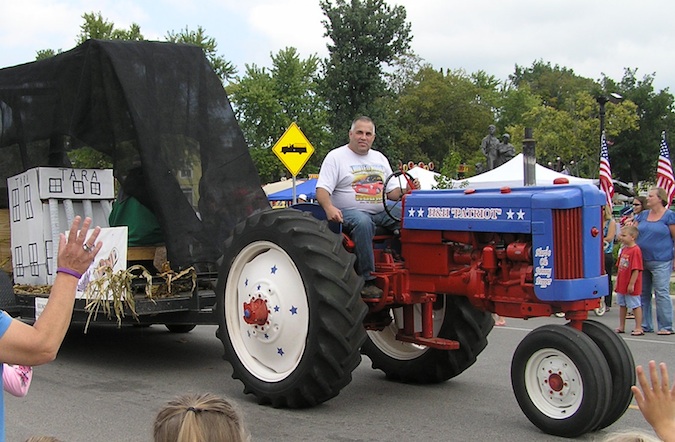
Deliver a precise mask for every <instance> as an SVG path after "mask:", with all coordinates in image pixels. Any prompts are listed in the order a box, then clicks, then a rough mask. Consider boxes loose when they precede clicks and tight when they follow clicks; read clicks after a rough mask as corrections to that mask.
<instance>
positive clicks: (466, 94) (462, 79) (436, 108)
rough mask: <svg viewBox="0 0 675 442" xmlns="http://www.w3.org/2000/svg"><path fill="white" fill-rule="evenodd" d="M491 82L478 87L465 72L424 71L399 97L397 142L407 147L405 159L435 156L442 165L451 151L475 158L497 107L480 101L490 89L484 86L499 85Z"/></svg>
mask: <svg viewBox="0 0 675 442" xmlns="http://www.w3.org/2000/svg"><path fill="white" fill-rule="evenodd" d="M490 84H491V85H492V86H486V85H485V84H481V85H480V86H479V85H477V84H476V83H474V81H472V78H471V77H470V76H468V75H467V74H466V73H464V72H463V71H454V72H447V73H444V72H443V71H442V70H440V71H437V70H435V69H433V68H432V67H431V66H429V65H427V66H424V67H423V68H422V69H420V71H419V72H418V73H417V74H416V75H415V77H414V78H413V81H412V82H411V83H410V84H409V85H408V86H407V87H406V88H405V89H404V90H403V92H402V93H401V94H399V96H398V99H397V100H396V106H395V107H396V119H395V125H396V127H397V128H399V129H400V132H398V133H397V139H396V140H395V144H397V145H400V146H404V149H403V150H404V151H405V152H406V153H407V155H408V156H407V157H405V158H403V160H408V159H411V160H413V161H415V162H417V161H429V160H432V161H434V162H436V163H437V164H440V165H441V167H443V164H442V162H443V161H445V158H446V156H447V154H448V152H452V151H455V152H457V153H458V154H459V158H460V159H461V160H463V161H466V160H468V159H470V158H472V157H473V156H474V153H475V152H476V150H477V149H478V146H480V141H481V138H482V137H483V135H484V132H485V130H486V128H487V126H488V125H489V124H491V123H492V122H493V112H492V109H493V106H492V105H491V104H490V103H489V102H488V101H489V100H488V99H487V98H485V99H481V97H487V96H488V95H490V93H491V92H492V91H490V90H487V89H485V87H494V86H495V84H493V83H490Z"/></svg>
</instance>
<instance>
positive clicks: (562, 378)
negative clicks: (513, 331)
mask: <svg viewBox="0 0 675 442" xmlns="http://www.w3.org/2000/svg"><path fill="white" fill-rule="evenodd" d="M610 376H611V374H610V370H609V366H608V365H607V361H606V360H605V358H604V356H603V354H602V352H601V351H600V349H599V348H598V346H597V345H596V344H595V343H594V342H593V340H591V338H590V337H588V336H587V335H586V334H584V333H581V332H580V331H578V330H576V329H573V328H572V327H566V326H564V325H545V326H542V327H539V328H537V329H535V330H534V331H532V332H530V333H529V334H528V335H527V336H526V337H525V339H523V340H522V341H521V343H520V344H519V345H518V347H517V348H516V351H515V353H514V354H513V361H512V363H511V383H512V385H513V392H514V394H515V396H516V400H517V401H518V405H520V408H521V410H523V413H525V415H526V416H527V418H528V419H529V420H530V421H531V422H532V423H533V424H534V425H535V426H537V427H538V428H539V429H540V430H542V431H544V432H545V433H548V434H552V435H555V436H562V437H577V436H581V435H582V434H585V433H587V432H588V431H592V430H593V429H595V428H596V427H597V425H598V424H599V423H600V421H601V420H602V419H603V417H604V415H605V412H606V410H607V409H608V407H609V400H610V397H611V387H612V384H611V380H610Z"/></svg>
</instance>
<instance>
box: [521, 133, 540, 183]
mask: <svg viewBox="0 0 675 442" xmlns="http://www.w3.org/2000/svg"><path fill="white" fill-rule="evenodd" d="M534 145H535V141H534V138H532V128H531V127H526V128H525V139H524V140H523V172H524V176H523V180H524V182H523V185H525V186H535V185H536V184H537V177H536V170H535V167H534V166H535V165H536V164H537V155H536V154H535V152H534Z"/></svg>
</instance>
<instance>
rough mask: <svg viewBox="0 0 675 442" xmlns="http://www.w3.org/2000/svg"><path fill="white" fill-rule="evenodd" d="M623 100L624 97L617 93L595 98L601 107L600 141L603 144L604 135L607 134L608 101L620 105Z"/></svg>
mask: <svg viewBox="0 0 675 442" xmlns="http://www.w3.org/2000/svg"><path fill="white" fill-rule="evenodd" d="M621 100H623V97H622V96H621V95H619V94H617V93H615V92H612V93H611V94H609V95H598V96H597V97H595V101H597V102H598V104H599V105H600V140H601V142H602V134H604V133H605V105H606V104H607V102H608V101H611V102H612V103H614V104H618V103H620V102H621Z"/></svg>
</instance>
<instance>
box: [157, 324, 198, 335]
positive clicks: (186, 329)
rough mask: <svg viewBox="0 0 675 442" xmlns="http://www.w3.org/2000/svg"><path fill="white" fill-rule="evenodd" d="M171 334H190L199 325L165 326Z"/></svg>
mask: <svg viewBox="0 0 675 442" xmlns="http://www.w3.org/2000/svg"><path fill="white" fill-rule="evenodd" d="M164 325H165V326H166V328H167V330H169V331H170V332H171V333H190V332H191V331H192V330H193V329H194V328H195V327H196V326H197V324H164Z"/></svg>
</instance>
